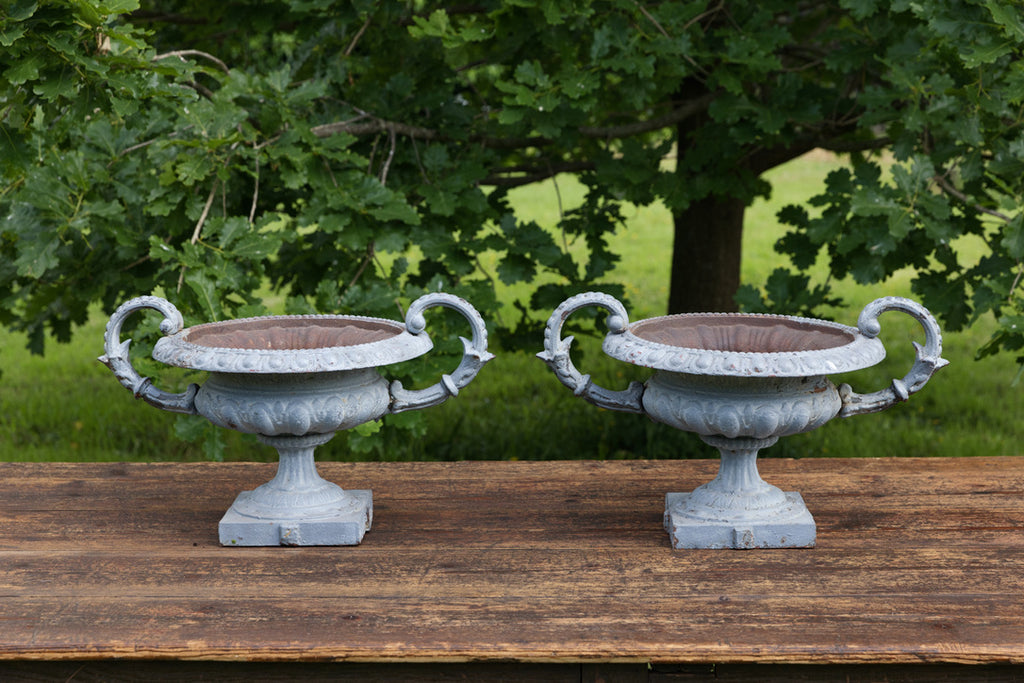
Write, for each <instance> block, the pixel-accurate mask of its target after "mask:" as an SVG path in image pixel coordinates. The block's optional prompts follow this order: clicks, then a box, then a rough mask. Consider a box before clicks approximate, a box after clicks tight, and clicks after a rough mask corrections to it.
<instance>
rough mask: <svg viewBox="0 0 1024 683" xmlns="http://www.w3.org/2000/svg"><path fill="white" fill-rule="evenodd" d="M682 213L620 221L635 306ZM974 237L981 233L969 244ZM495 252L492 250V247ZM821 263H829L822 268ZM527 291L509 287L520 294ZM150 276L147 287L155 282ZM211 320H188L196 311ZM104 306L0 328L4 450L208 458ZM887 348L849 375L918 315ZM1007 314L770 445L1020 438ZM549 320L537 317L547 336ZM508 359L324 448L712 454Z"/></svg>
mask: <svg viewBox="0 0 1024 683" xmlns="http://www.w3.org/2000/svg"><path fill="white" fill-rule="evenodd" d="M836 163H837V162H836V161H835V160H834V159H832V158H830V157H828V156H825V155H821V154H812V155H809V156H807V157H804V158H802V159H800V160H797V161H795V162H792V163H790V164H787V165H785V166H783V167H780V168H778V169H775V170H774V171H773V172H772V173H771V176H770V179H771V180H772V182H773V185H774V188H775V189H774V193H773V196H772V197H771V199H770V200H768V201H759V202H758V203H756V204H755V205H754V206H753V207H751V208H750V209H749V210H748V213H747V228H746V230H745V240H744V260H743V262H744V266H743V278H744V281H746V282H751V283H758V282H761V281H763V280H764V279H765V278H766V277H767V275H768V274H769V273H770V272H771V271H772V269H773V268H775V267H776V266H777V265H780V259H781V257H779V256H778V255H777V254H776V253H775V252H774V251H773V250H772V245H773V244H774V242H775V241H776V240H777V239H778V238H779V237H780V236H781V234H782V233H783V229H782V228H781V227H780V226H779V225H778V223H777V221H776V219H775V212H776V211H777V210H778V208H779V207H780V206H782V205H784V204H787V203H791V202H803V201H806V199H807V198H808V197H810V196H811V195H812V194H813V192H814V190H815V188H816V187H818V186H820V184H821V183H822V182H823V179H824V177H825V174H826V173H827V172H828V171H829V170H830V169H831V168H833V167H835V165H836ZM579 196H580V188H579V186H578V185H577V184H576V183H575V182H574V181H573V180H572V179H571V178H567V177H563V178H559V179H558V181H557V183H547V184H544V185H541V186H536V187H530V188H522V189H520V190H518V191H517V194H516V198H515V199H516V202H517V204H518V205H519V206H521V207H523V208H524V210H526V209H528V210H529V212H530V214H529V215H530V216H531V217H533V218H534V219H536V220H537V221H538V222H540V223H541V224H542V225H552V224H553V223H554V222H555V220H556V218H557V216H558V212H559V208H560V207H561V208H562V209H563V210H564V209H565V208H566V207H569V206H571V205H572V204H573V202H575V201H578V199H579ZM670 246H671V221H670V218H669V215H668V212H667V211H666V210H665V209H664V208H663V207H658V206H651V207H634V208H632V209H631V210H630V212H629V215H628V224H627V226H626V228H625V229H623V230H621V231H620V232H619V233H618V234H617V235H616V236H615V237H614V247H615V249H616V250H617V251H618V253H620V254H621V255H622V257H623V260H622V263H621V264H620V267H619V269H618V271H617V272H616V273H615V274H614V277H615V279H619V280H621V281H624V282H625V283H626V284H627V293H628V296H629V299H630V302H631V310H630V316H631V319H634V320H636V319H640V318H643V317H648V316H651V315H658V314H661V313H663V312H664V310H665V306H666V301H667V298H668V272H669V258H670ZM962 247H963V248H964V249H971V248H972V245H970V244H964V245H962ZM485 265H486V263H485ZM817 275H818V276H819V277H821V276H822V275H823V274H822V272H820V269H819V271H818V272H817ZM524 291H526V290H525V287H523V286H520V287H518V288H514V289H508V290H504V291H503V295H504V296H506V297H508V296H512V295H514V294H517V293H518V294H521V293H522V292H524ZM839 291H840V294H841V295H842V296H843V297H844V298H845V299H846V301H847V303H848V306H847V307H845V308H841V309H838V310H834V311H830V312H829V314H830V316H831V317H833V318H834V319H835V320H837V321H839V322H842V323H846V324H850V325H853V324H855V323H856V319H857V314H858V313H859V311H860V309H861V307H863V305H864V304H866V303H867V302H869V301H871V300H872V299H874V298H876V297H878V296H884V295H902V296H912V295H911V292H910V277H909V275H908V274H899V275H898V276H897V277H895V278H893V279H892V280H890V281H889V282H886V283H883V284H880V285H875V286H871V287H859V286H854V285H852V284H849V283H841V287H839ZM141 293H142V292H140V294H141ZM197 322H201V321H186V323H193V324H194V323H197ZM104 323H105V317H104V316H103V315H101V314H100V313H99V312H98V311H97V312H96V315H94V316H93V320H92V321H91V322H90V324H89V325H87V326H86V327H84V328H82V329H80V330H78V331H77V332H76V334H75V336H74V338H73V341H72V343H71V344H68V345H57V344H49V345H48V352H47V355H46V356H45V357H42V358H40V357H34V356H31V355H30V354H29V353H28V352H27V351H25V349H24V338H23V337H22V336H20V335H17V334H13V333H10V332H6V331H0V369H2V371H3V375H2V376H0V459H3V460H50V461H65V460H83V461H89V460H142V461H155V460H198V459H203V458H205V457H206V456H205V455H204V453H203V451H202V449H201V448H200V447H199V446H197V445H195V444H192V443H188V442H186V441H184V440H183V439H181V438H179V434H178V433H177V432H176V430H175V423H176V417H175V416H174V415H171V414H168V413H162V412H160V411H158V410H156V409H154V408H151V407H150V406H148V405H146V404H144V403H142V402H140V401H135V400H133V399H132V397H131V395H130V394H129V393H128V392H127V391H125V390H124V389H123V388H122V387H121V386H120V385H119V384H117V382H116V381H115V380H114V378H113V376H112V375H111V374H110V372H109V371H108V370H107V369H106V368H105V367H103V366H102V365H100V364H99V363H98V362H97V361H96V357H97V356H98V355H100V354H101V353H102V343H103V341H102V337H103V325H104ZM882 324H883V334H882V339H883V341H884V343H885V345H886V348H887V350H888V351H889V357H888V358H887V359H886V361H885V362H884V363H882V364H880V365H879V366H876V367H874V368H870V369H868V370H864V371H861V372H859V373H854V374H853V375H852V376H849V377H843V378H839V379H841V380H842V381H847V382H849V383H851V384H852V385H853V386H854V388H855V389H856V390H858V391H860V392H868V391H874V390H876V389H879V388H883V387H884V386H886V385H887V384H888V382H889V381H890V379H891V378H893V377H902V376H903V374H905V372H906V371H907V369H908V368H909V367H910V363H911V361H912V356H913V350H912V347H911V344H910V340H911V339H920V338H921V337H922V335H921V334H920V333H919V332H920V329H919V327H918V326H917V325H916V323H914V322H913V321H912V320H911V319H910V318H909V317H907V316H902V315H899V314H895V313H891V314H887V315H886V316H884V317H883V318H882ZM992 329H993V323H992V322H991V321H987V320H983V321H981V322H980V323H979V324H978V325H976V326H975V328H973V329H971V330H969V331H966V332H960V333H947V334H946V335H945V337H944V354H943V355H944V356H945V357H946V358H948V359H949V360H950V361H951V364H950V365H949V367H947V368H945V369H943V370H942V371H941V372H940V373H939V374H937V375H936V376H935V377H934V378H933V380H932V381H931V382H930V383H929V384H928V386H926V387H925V388H924V390H923V391H922V392H921V393H920V394H917V395H915V396H914V397H912V399H911V400H910V401H909V402H907V403H906V404H903V405H900V406H896V407H894V408H892V409H890V410H888V411H886V412H884V413H879V414H874V415H867V416H861V417H856V418H852V419H850V420H835V421H833V422H831V423H829V424H828V425H826V426H825V427H823V428H821V429H819V430H817V431H815V432H812V433H810V434H804V435H799V436H794V437H788V438H786V439H783V440H782V441H780V442H779V444H778V445H776V446H774V447H772V448H771V449H769V450H767V451H765V452H764V453H763V455H764V456H766V457H767V456H784V457H815V456H835V457H851V456H883V455H895V456H974V455H999V454H1004V455H1008V454H1020V452H1021V442H1022V437H1024V420H1021V419H1020V416H1021V415H1022V414H1024V387H1020V386H1018V387H1014V386H1012V385H1011V382H1012V380H1013V378H1014V376H1015V373H1016V370H1017V368H1016V365H1015V363H1014V362H1013V359H1012V358H1011V357H1009V356H1001V357H995V358H987V359H985V360H982V361H975V360H974V352H975V350H976V349H977V348H978V346H980V345H981V343H983V342H984V341H985V340H986V339H987V338H988V335H989V334H990V332H991V330H992ZM542 332H543V330H542V327H541V325H538V327H537V348H536V350H537V351H539V350H540V349H541V340H542ZM491 344H492V347H493V350H494V351H495V352H496V353H497V354H498V357H497V359H496V360H494V361H493V362H492V363H490V364H489V365H488V366H487V367H485V368H484V369H483V370H482V371H481V373H480V375H479V376H478V377H477V379H476V381H475V382H474V383H473V384H471V385H470V386H469V387H467V388H466V389H464V390H463V391H462V393H461V394H460V395H459V397H458V398H456V399H454V400H451V401H449V402H448V403H446V404H445V405H443V406H440V407H437V408H432V409H430V410H428V411H424V412H423V413H420V414H419V417H418V418H402V419H404V420H409V419H418V422H419V424H418V428H417V430H416V431H414V432H409V431H406V430H398V429H390V430H388V427H387V426H385V430H386V431H389V432H390V434H389V438H388V439H387V440H386V443H387V450H386V452H384V453H383V454H381V453H373V454H370V455H353V454H352V453H351V451H350V448H349V444H348V443H347V439H346V438H345V437H344V436H340V435H339V437H337V438H335V439H334V441H332V442H331V443H330V444H328V445H327V446H325V447H322V448H321V449H318V454H319V457H321V458H323V459H327V458H337V459H345V458H350V457H380V458H384V459H394V460H408V459H551V458H669V457H708V456H712V455H714V451H713V450H712V449H711V448H709V447H708V446H705V445H704V444H703V443H702V442H701V441H700V440H699V439H697V438H696V437H694V436H693V435H691V434H686V433H680V432H676V431H675V430H672V429H669V428H667V427H665V426H663V425H658V424H655V423H653V422H651V421H650V420H648V419H647V418H645V417H643V416H638V415H629V414H621V413H613V412H609V411H605V410H601V409H598V408H596V407H594V406H591V405H589V404H587V403H585V402H583V401H581V400H579V399H577V398H574V397H573V395H572V394H571V392H569V391H568V390H567V389H565V388H564V387H563V386H562V385H561V384H559V383H558V381H557V380H556V379H555V378H554V376H553V375H551V374H550V373H549V372H548V370H547V369H546V367H545V366H544V365H543V363H541V362H540V361H539V360H537V359H536V358H534V357H533V354H532V353H527V352H506V351H503V350H502V349H501V340H500V339H494V338H492V340H491ZM599 344H600V341H599V340H598V339H581V340H580V346H581V347H582V351H583V355H582V359H581V360H580V361H579V363H580V365H581V371H582V372H588V373H591V374H593V375H594V377H595V379H597V380H598V381H599V382H600V383H602V384H604V385H606V386H608V387H609V388H612V389H615V388H623V387H625V385H626V384H627V383H628V381H629V380H631V379H643V377H644V376H645V375H644V374H643V371H642V370H641V369H639V368H635V367H632V366H627V365H625V364H622V363H619V362H617V361H613V360H611V359H609V358H607V357H605V356H603V354H601V352H600V350H599V348H600V346H599ZM225 442H226V450H225V452H224V458H225V459H227V460H257V459H260V460H263V459H273V458H274V457H275V456H274V453H273V451H272V450H271V449H269V448H267V447H265V446H262V445H260V444H258V443H257V442H255V441H254V440H253V439H251V438H250V437H242V436H240V435H237V434H226V435H225Z"/></svg>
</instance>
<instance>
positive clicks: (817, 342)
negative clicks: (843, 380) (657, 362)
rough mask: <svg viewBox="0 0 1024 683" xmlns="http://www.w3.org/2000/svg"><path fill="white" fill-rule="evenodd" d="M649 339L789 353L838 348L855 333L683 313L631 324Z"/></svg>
mask: <svg viewBox="0 0 1024 683" xmlns="http://www.w3.org/2000/svg"><path fill="white" fill-rule="evenodd" d="M630 329H631V331H632V332H633V334H635V335H636V336H637V337H640V338H641V339H646V340H647V341H652V342H656V343H658V344H665V345H667V346H678V347H681V348H687V349H701V350H704V351H729V352H734V353H736V352H738V353H785V352H792V351H817V350H821V349H834V348H838V347H840V346H844V345H846V344H849V343H850V342H852V341H853V340H854V338H855V337H854V335H853V334H852V333H851V332H847V331H845V330H842V329H837V328H834V327H830V326H828V325H823V324H819V323H816V322H815V321H813V320H803V319H789V318H772V317H761V316H751V315H706V316H705V315H699V314H698V315H682V316H667V317H664V318H652V319H651V320H643V321H640V322H638V323H636V324H635V325H633V326H631V328H630Z"/></svg>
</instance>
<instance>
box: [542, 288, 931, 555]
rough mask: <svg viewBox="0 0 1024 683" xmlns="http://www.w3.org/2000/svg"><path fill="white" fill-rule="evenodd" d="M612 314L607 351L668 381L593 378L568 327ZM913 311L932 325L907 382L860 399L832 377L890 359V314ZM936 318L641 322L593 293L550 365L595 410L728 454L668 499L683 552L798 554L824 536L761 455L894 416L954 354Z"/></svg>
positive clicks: (549, 346) (557, 319) (570, 303)
mask: <svg viewBox="0 0 1024 683" xmlns="http://www.w3.org/2000/svg"><path fill="white" fill-rule="evenodd" d="M586 306H598V307H601V308H604V309H606V310H607V311H608V313H609V315H608V319H607V324H608V328H609V332H608V334H607V335H606V336H605V339H604V343H603V347H602V348H603V349H604V352H605V353H606V354H608V355H609V356H611V357H612V358H616V359H618V360H621V361H625V362H627V363H632V364H634V365H639V366H643V367H647V368H652V369H654V370H655V371H656V372H655V373H654V375H653V376H652V377H651V378H650V379H649V380H648V381H647V382H646V383H644V384H641V383H639V382H633V383H631V384H630V386H629V387H628V388H627V389H625V390H623V391H610V390H608V389H605V388H603V387H600V386H598V385H596V384H594V383H593V382H592V381H591V379H590V376H589V375H582V374H580V372H579V371H578V370H577V369H576V368H575V367H574V365H573V363H572V360H571V359H570V357H569V348H570V346H571V344H572V337H566V338H565V339H562V338H561V330H562V326H563V324H564V323H565V321H566V319H567V318H568V317H569V316H570V315H571V314H572V313H573V312H574V311H576V310H578V309H580V308H583V307H586ZM886 311H902V312H904V313H907V314H909V315H911V316H913V317H914V318H915V319H916V320H917V321H918V322H920V324H921V325H922V327H923V328H924V332H925V344H924V346H921V345H919V344H917V343H916V342H915V344H914V346H915V347H916V359H915V362H914V364H913V366H912V367H911V369H910V372H909V373H908V374H907V375H906V376H905V377H904V378H903V379H896V380H893V381H892V384H891V385H890V386H889V387H888V388H886V389H884V390H882V391H877V392H874V393H870V394H859V393H857V392H855V391H853V390H852V389H851V388H850V386H849V385H847V384H842V385H839V386H836V385H835V384H833V383H832V381H831V380H829V378H828V375H832V374H836V373H843V372H848V371H852V370H859V369H862V368H866V367H869V366H872V365H875V364H876V363H878V362H879V361H881V360H882V359H883V358H885V348H884V346H883V345H882V342H881V341H880V340H879V339H878V338H877V337H878V334H879V332H880V331H881V325H880V324H879V320H878V318H879V316H880V315H881V314H882V313H883V312H886ZM941 355H942V335H941V333H940V331H939V326H938V324H937V323H936V322H935V319H934V318H933V317H932V315H931V314H930V313H929V312H928V311H927V310H926V309H925V308H923V307H922V306H920V305H919V304H917V303H915V302H913V301H910V300H908V299H903V298H897V297H884V298H881V299H878V300H876V301H874V302H872V303H870V304H868V305H867V306H866V307H865V308H864V310H863V311H862V312H861V314H860V317H859V319H858V322H857V327H855V328H854V327H848V326H845V325H840V324H836V323H832V322H827V321H824V320H814V319H808V318H797V317H792V316H779V315H758V314H728V313H698V314H684V315H670V316H664V317H658V318H650V319H647V320H641V321H639V322H635V323H630V322H629V319H628V317H627V315H626V310H625V308H624V307H623V306H622V304H621V303H620V302H619V301H618V300H616V299H615V298H613V297H611V296H608V295H606V294H601V293H596V292H590V293H585V294H580V295H577V296H574V297H571V298H569V299H567V300H566V301H564V302H563V303H562V304H561V305H560V306H559V307H558V308H557V309H555V311H554V313H552V315H551V317H550V319H549V320H548V323H547V328H546V330H545V335H544V351H543V352H542V353H540V354H538V356H539V357H540V358H541V359H542V360H543V361H544V362H546V363H547V364H548V366H549V367H550V368H551V370H553V371H554V373H555V374H556V375H557V376H558V378H559V379H560V380H561V381H562V383H563V384H565V385H566V386H568V387H569V388H570V389H572V390H573V392H574V393H575V395H576V396H579V397H581V398H583V399H585V400H587V401H589V402H591V403H593V404H595V405H598V406H600V407H602V408H607V409H610V410H619V411H626V412H633V413H644V414H646V415H648V416H649V417H650V418H651V419H653V420H655V421H657V422H663V423H665V424H668V425H671V426H673V427H675V428H677V429H682V430H686V431H691V432H696V433H697V434H698V435H699V436H700V438H701V439H703V440H704V441H705V442H706V443H708V444H710V445H711V446H714V447H716V448H717V449H718V450H719V452H720V453H721V463H720V466H719V472H718V476H717V477H716V478H715V479H714V480H713V481H711V482H708V483H706V484H704V485H702V486H700V487H698V488H697V489H695V490H694V491H692V492H689V493H668V494H667V495H666V499H665V528H666V530H667V531H668V533H669V536H670V538H671V542H672V545H673V547H675V548H792V547H811V546H813V545H814V544H815V540H816V534H817V529H816V526H815V523H814V519H813V517H812V516H811V513H810V512H809V511H808V509H807V506H806V505H805V504H804V501H803V498H802V497H801V496H800V494H799V493H797V492H794V491H791V492H784V491H782V490H780V489H778V488H777V487H775V486H772V485H770V484H768V483H767V482H765V481H764V480H763V479H761V477H760V475H759V474H758V471H757V462H756V458H757V453H758V451H759V450H760V449H762V448H767V447H769V446H771V445H773V444H774V443H775V442H776V441H778V440H779V438H780V437H783V436H787V435H790V434H798V433H801V432H807V431H810V430H812V429H816V428H817V427H820V426H822V425H824V424H825V423H826V422H828V421H829V420H831V419H832V418H834V417H837V416H840V417H849V416H852V415H859V414H861V413H871V412H876V411H880V410H884V409H886V408H888V407H889V406H891V405H893V404H895V403H897V402H899V401H905V400H907V398H908V397H909V396H910V395H911V394H913V393H914V392H916V391H918V390H919V389H921V387H923V386H924V384H925V383H926V382H927V381H928V379H929V378H930V377H931V376H932V373H934V372H935V371H936V370H937V369H939V368H941V367H942V366H944V365H946V363H947V361H946V360H944V359H943V358H942V357H941Z"/></svg>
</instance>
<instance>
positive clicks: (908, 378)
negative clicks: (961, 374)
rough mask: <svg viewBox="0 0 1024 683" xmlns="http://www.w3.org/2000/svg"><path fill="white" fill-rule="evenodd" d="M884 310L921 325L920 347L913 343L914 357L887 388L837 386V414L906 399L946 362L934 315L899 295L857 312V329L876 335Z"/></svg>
mask: <svg viewBox="0 0 1024 683" xmlns="http://www.w3.org/2000/svg"><path fill="white" fill-rule="evenodd" d="M886 311H901V312H903V313H906V314H908V315H910V316H911V317H913V318H914V319H915V320H917V321H918V322H919V323H921V327H923V328H924V334H925V343H924V346H921V345H920V344H918V343H917V342H914V349H915V350H916V358H915V360H914V364H913V365H912V366H911V367H910V372H908V373H907V374H906V375H905V376H904V377H903V379H894V380H893V381H892V384H891V385H890V386H889V388H887V389H882V390H881V391H876V392H873V393H870V394H858V393H857V392H855V391H854V390H853V389H852V388H851V387H850V385H849V384H843V385H840V387H839V396H840V398H841V399H842V402H843V407H842V408H841V409H840V411H839V415H840V417H850V416H852V415H862V414H864V413H875V412H878V411H880V410H885V409H886V408H888V407H890V406H892V405H894V404H896V403H898V402H901V401H906V400H907V399H908V398H910V395H911V394H913V393H916V392H918V391H920V390H921V387H923V386H924V385H925V384H926V383H927V382H928V380H929V379H930V378H931V376H932V375H933V374H934V373H935V371H936V370H938V369H940V368H942V367H944V366H946V365H948V364H949V361H948V360H946V359H945V358H943V357H942V332H941V331H940V330H939V324H938V322H936V320H935V317H934V316H932V314H931V313H930V312H929V311H928V309H927V308H925V307H924V306H922V305H921V304H919V303H917V302H916V301H911V300H910V299H904V298H902V297H895V296H887V297H882V298H881V299H876V300H875V301H872V302H871V303H869V304H868V305H867V306H865V307H864V310H863V311H861V313H860V317H859V318H858V319H857V328H858V329H859V330H860V333H861V334H863V335H864V336H866V337H871V338H874V337H877V336H878V333H879V332H881V330H882V325H881V323H880V322H879V321H878V316H880V315H881V314H882V313H885V312H886Z"/></svg>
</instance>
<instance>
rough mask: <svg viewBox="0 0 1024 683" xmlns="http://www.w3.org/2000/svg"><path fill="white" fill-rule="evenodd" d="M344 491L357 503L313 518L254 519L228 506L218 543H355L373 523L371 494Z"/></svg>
mask: <svg viewBox="0 0 1024 683" xmlns="http://www.w3.org/2000/svg"><path fill="white" fill-rule="evenodd" d="M345 493H346V494H347V495H349V496H352V497H353V498H355V499H356V501H357V502H358V503H359V504H358V506H357V507H356V508H355V509H349V510H346V511H343V512H340V513H338V514H337V515H333V516H320V517H315V518H313V519H257V518H254V517H248V516H246V515H242V514H239V513H238V512H236V511H235V509H234V507H232V508H231V509H229V510H228V511H227V513H225V515H224V517H223V518H221V520H220V525H219V527H218V529H219V531H220V543H221V545H226V546H268V545H359V543H360V542H362V540H363V536H364V535H365V534H366V532H367V531H369V529H370V525H371V524H372V522H373V493H372V492H371V491H368V490H358V489H357V490H350V489H346V491H345ZM242 495H244V494H242Z"/></svg>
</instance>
